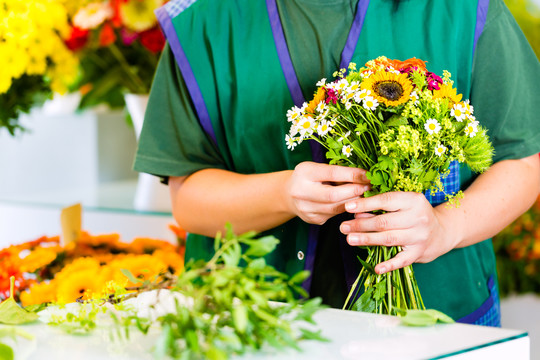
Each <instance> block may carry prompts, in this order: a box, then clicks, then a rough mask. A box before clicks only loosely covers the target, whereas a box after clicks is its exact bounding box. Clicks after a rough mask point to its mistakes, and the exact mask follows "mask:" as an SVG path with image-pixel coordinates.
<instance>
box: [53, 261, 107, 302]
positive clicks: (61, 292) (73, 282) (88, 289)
mask: <svg viewBox="0 0 540 360" xmlns="http://www.w3.org/2000/svg"><path fill="white" fill-rule="evenodd" d="M57 286H58V287H57V291H56V295H57V300H58V301H59V302H60V303H70V302H74V301H76V300H77V299H79V298H82V299H83V300H87V299H90V298H91V297H92V296H93V295H96V294H101V292H102V289H103V288H104V286H105V283H104V282H103V281H102V279H101V276H99V273H97V274H96V271H94V270H91V269H89V270H84V271H78V272H75V273H71V274H69V275H68V276H66V277H65V278H63V279H62V280H61V281H60V280H58V284H57Z"/></svg>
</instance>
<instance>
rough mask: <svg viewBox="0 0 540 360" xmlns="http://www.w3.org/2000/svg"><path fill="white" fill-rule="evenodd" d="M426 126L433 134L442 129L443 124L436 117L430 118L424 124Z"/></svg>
mask: <svg viewBox="0 0 540 360" xmlns="http://www.w3.org/2000/svg"><path fill="white" fill-rule="evenodd" d="M424 128H425V129H426V131H427V132H428V133H429V134H431V135H433V134H436V133H438V132H439V131H440V130H441V125H440V124H439V122H438V121H437V120H435V119H428V120H427V121H426V123H425V124H424Z"/></svg>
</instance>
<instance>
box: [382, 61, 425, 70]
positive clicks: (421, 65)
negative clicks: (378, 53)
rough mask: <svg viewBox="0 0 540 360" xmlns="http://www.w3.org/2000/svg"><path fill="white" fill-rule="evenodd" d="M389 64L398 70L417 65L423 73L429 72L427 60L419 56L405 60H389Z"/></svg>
mask: <svg viewBox="0 0 540 360" xmlns="http://www.w3.org/2000/svg"><path fill="white" fill-rule="evenodd" d="M388 62H389V64H390V65H391V66H392V67H394V68H395V69H396V70H400V71H401V70H407V69H410V68H413V67H415V68H416V69H417V70H418V71H421V72H423V73H425V72H427V69H426V62H425V61H424V60H420V59H417V58H410V59H407V60H404V61H401V60H388Z"/></svg>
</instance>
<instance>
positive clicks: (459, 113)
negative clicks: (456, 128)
mask: <svg viewBox="0 0 540 360" xmlns="http://www.w3.org/2000/svg"><path fill="white" fill-rule="evenodd" d="M450 115H452V116H453V117H455V118H456V120H457V121H459V122H462V121H463V120H464V119H465V117H466V116H467V114H466V111H465V108H464V107H463V105H462V104H461V103H458V104H454V106H452V110H450Z"/></svg>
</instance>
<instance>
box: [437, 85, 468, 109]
mask: <svg viewBox="0 0 540 360" xmlns="http://www.w3.org/2000/svg"><path fill="white" fill-rule="evenodd" d="M462 96H463V95H461V94H458V93H457V89H456V88H454V87H452V85H450V84H442V85H440V86H439V90H433V98H434V99H447V100H448V107H452V105H454V104H456V103H458V102H460V101H461V97H462Z"/></svg>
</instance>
